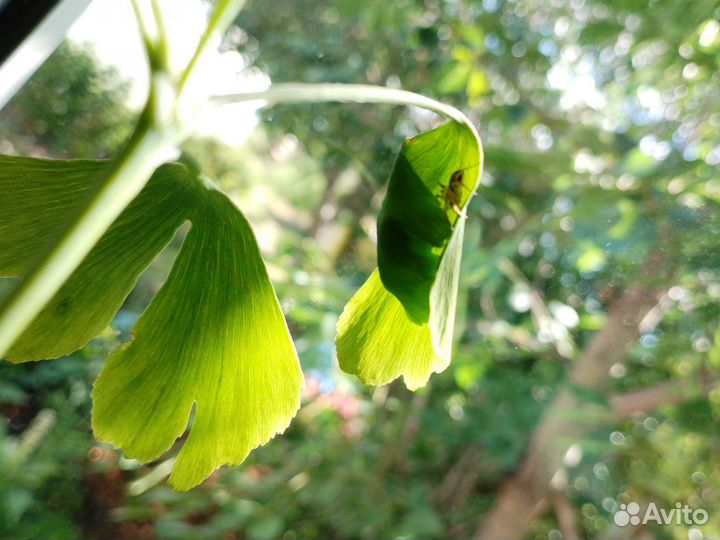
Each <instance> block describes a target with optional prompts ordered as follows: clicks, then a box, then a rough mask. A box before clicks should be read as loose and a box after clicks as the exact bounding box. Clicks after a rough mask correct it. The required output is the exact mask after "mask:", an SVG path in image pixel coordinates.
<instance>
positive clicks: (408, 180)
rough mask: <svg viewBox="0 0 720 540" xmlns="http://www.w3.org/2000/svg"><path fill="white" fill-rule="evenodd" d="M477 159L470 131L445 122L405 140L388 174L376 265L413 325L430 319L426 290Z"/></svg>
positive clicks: (474, 177)
mask: <svg viewBox="0 0 720 540" xmlns="http://www.w3.org/2000/svg"><path fill="white" fill-rule="evenodd" d="M481 160H482V156H481V152H480V145H479V141H478V140H477V138H476V136H475V134H474V133H473V132H472V131H471V130H470V129H469V128H468V127H467V126H465V125H462V124H459V123H456V122H448V123H446V124H443V125H442V126H440V127H438V128H435V129H433V130H431V131H428V132H426V133H423V134H421V135H418V136H417V137H414V138H412V139H408V140H407V141H405V143H404V144H403V146H402V149H401V150H400V155H399V156H398V159H397V161H396V163H395V166H394V168H393V171H392V173H391V175H390V180H389V182H388V191H387V195H386V197H385V200H384V201H383V205H382V208H381V210H380V215H379V216H378V268H379V270H380V277H381V279H382V282H383V284H384V285H385V287H386V288H387V289H388V291H390V292H391V293H393V294H394V295H395V296H396V297H397V298H398V300H400V303H401V304H402V305H403V306H404V307H405V309H406V310H407V312H408V315H409V317H410V318H411V319H412V320H413V321H414V322H416V323H423V322H426V321H427V320H428V319H429V317H430V290H431V289H432V287H433V285H434V283H435V279H436V276H437V273H438V269H439V267H440V261H441V260H442V258H443V255H444V253H445V249H446V247H447V243H448V241H449V239H450V236H451V233H452V230H453V227H454V226H455V224H456V223H458V218H459V217H460V213H461V212H462V209H463V208H464V207H465V205H466V204H467V202H468V201H469V200H470V198H471V196H472V194H473V192H474V191H475V188H476V187H477V183H478V179H479V173H480V168H481V166H482V163H481Z"/></svg>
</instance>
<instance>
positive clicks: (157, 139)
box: [0, 115, 174, 358]
mask: <svg viewBox="0 0 720 540" xmlns="http://www.w3.org/2000/svg"><path fill="white" fill-rule="evenodd" d="M147 116H148V115H145V117H144V118H143V119H142V120H141V122H140V125H139V126H138V128H137V129H136V131H135V133H134V135H133V137H132V139H131V140H130V142H129V143H128V145H127V146H126V147H125V150H124V151H123V153H122V154H121V155H120V156H119V157H118V159H117V160H115V161H114V162H113V164H112V165H111V168H110V169H109V171H108V172H107V174H106V175H105V178H104V179H103V180H102V182H101V184H100V185H99V186H98V188H97V190H96V191H95V193H94V195H93V196H92V198H91V200H90V201H89V203H88V204H87V206H85V207H84V208H83V209H82V211H81V213H80V215H79V216H78V217H77V218H76V219H75V220H74V222H73V223H72V225H70V227H68V228H67V230H66V231H65V233H64V234H63V235H62V237H61V240H60V242H59V243H58V244H57V245H55V246H53V247H52V249H51V250H50V252H49V253H48V255H47V256H46V257H45V258H44V259H43V260H42V262H41V263H40V264H39V265H38V266H37V267H35V268H34V269H33V271H32V272H30V274H28V275H27V276H26V277H25V278H24V279H23V280H22V281H21V282H20V283H19V285H18V286H17V287H16V288H15V290H14V291H13V292H12V293H11V294H10V296H9V297H8V298H7V299H6V301H5V302H4V304H3V305H2V307H1V308H0V358H2V357H3V356H4V355H5V354H6V353H7V352H8V350H9V349H10V347H11V346H12V344H13V343H14V342H15V340H16V339H17V338H18V337H20V335H21V334H22V332H23V331H24V330H25V328H26V327H27V326H28V325H29V324H30V323H31V322H32V320H33V319H34V318H35V316H36V315H37V314H38V313H39V312H40V310H42V308H43V307H44V306H45V305H46V304H47V303H48V302H49V301H50V300H51V299H52V297H53V296H54V295H55V293H56V292H57V291H58V289H59V288H60V287H61V286H62V284H63V283H64V282H65V281H66V280H67V278H68V277H70V275H71V274H72V273H73V272H74V271H75V269H76V268H77V267H78V266H79V265H80V263H81V262H82V260H83V259H84V258H85V256H86V255H87V254H88V253H89V252H90V250H91V249H92V248H93V246H94V245H95V244H96V243H97V241H98V240H99V239H100V237H101V236H102V235H103V234H104V233H105V231H106V230H107V229H108V228H109V227H110V225H111V224H112V222H113V221H115V219H116V218H117V217H118V216H119V215H120V213H121V212H122V211H123V210H124V209H125V207H126V206H127V205H128V204H129V203H130V201H132V199H134V198H135V196H136V195H137V194H138V193H139V192H140V190H141V189H142V188H143V186H145V183H146V182H147V180H148V179H149V178H150V175H151V174H152V173H153V171H154V170H155V168H156V167H157V166H158V165H160V164H161V163H162V162H163V161H165V160H166V159H167V158H168V153H169V152H172V151H173V150H174V145H172V144H170V143H169V142H168V141H169V140H170V138H169V136H168V132H166V131H159V130H158V129H157V128H155V127H152V125H151V123H150V122H149V121H148V119H147Z"/></svg>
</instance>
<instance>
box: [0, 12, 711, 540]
mask: <svg viewBox="0 0 720 540" xmlns="http://www.w3.org/2000/svg"><path fill="white" fill-rule="evenodd" d="M719 10H720V5H719V4H718V3H717V2H713V1H703V2H679V1H678V2H675V1H670V2H654V1H649V2H648V1H644V0H637V1H632V2H627V1H622V2H621V1H614V0H612V1H600V0H595V1H593V0H584V1H583V0H578V1H575V0H573V1H572V2H564V1H563V2H547V1H536V0H514V1H505V0H485V1H483V2H476V1H471V0H465V1H462V2H431V1H428V2H416V1H410V0H398V1H396V2H380V1H375V0H371V1H368V2H355V1H351V0H342V1H339V2H329V1H317V0H300V1H297V2H281V3H279V4H277V5H276V6H275V7H274V8H273V9H268V7H267V6H266V5H263V4H262V3H260V2H255V3H252V4H251V5H249V6H248V8H247V9H246V10H245V11H244V12H243V13H242V15H241V17H240V18H239V19H238V21H237V24H238V29H236V30H234V31H233V32H231V34H230V39H229V42H228V44H229V45H232V46H234V47H237V48H238V50H239V51H240V52H241V53H242V54H243V55H245V56H246V58H247V60H248V62H251V63H252V64H254V65H255V66H257V67H258V68H259V69H263V70H265V71H267V73H268V74H269V75H270V76H271V78H272V79H273V80H274V81H276V82H280V81H291V80H302V81H307V82H319V81H328V80H329V81H338V82H369V83H374V84H388V85H397V84H402V86H403V87H405V88H408V89H412V90H414V91H419V92H422V93H426V94H428V95H431V96H435V97H437V98H440V99H442V100H446V101H451V102H454V103H456V104H457V105H459V106H461V107H463V108H464V109H465V110H466V111H467V112H468V114H469V115H470V116H471V118H473V119H474V120H475V121H476V123H477V124H478V126H479V130H480V133H481V136H482V138H483V142H484V146H485V170H486V172H485V175H484V177H483V182H482V187H481V189H480V196H479V198H478V199H476V200H475V203H474V204H473V205H472V207H471V208H470V217H469V220H468V223H467V230H466V239H465V241H466V249H465V254H464V259H463V270H462V273H461V293H460V299H459V311H458V321H457V326H458V327H459V328H458V338H459V342H458V344H457V345H456V349H455V354H454V359H453V363H452V365H451V367H450V368H449V369H448V370H447V371H446V372H444V373H442V374H440V375H436V376H434V377H433V378H432V379H431V382H430V384H429V386H428V387H427V388H425V389H423V390H420V391H418V392H417V393H416V394H412V393H410V392H408V391H407V390H405V389H404V388H403V387H402V386H401V385H400V384H397V383H395V384H392V385H390V386H387V387H381V388H377V389H374V388H368V387H364V386H362V385H360V384H359V383H358V382H357V381H356V380H354V379H352V378H349V377H347V376H345V375H343V374H341V373H340V371H339V370H338V368H337V365H336V361H335V358H334V345H333V343H334V335H335V323H336V321H337V318H338V315H339V313H340V311H341V309H342V306H343V305H344V303H345V302H346V301H347V300H348V299H349V298H350V296H351V295H352V293H353V292H354V291H355V290H356V289H357V288H358V287H359V286H360V285H361V284H362V282H363V281H364V280H365V278H366V277H367V275H368V274H369V272H370V271H371V270H372V269H373V268H374V266H375V264H376V261H375V258H374V248H375V246H374V244H373V239H374V235H375V231H374V224H375V219H376V217H377V212H378V209H379V204H380V200H381V198H380V196H379V195H378V193H380V190H381V189H382V186H383V184H384V181H385V179H386V176H387V173H388V171H389V170H390V169H391V166H392V159H393V155H394V154H395V153H396V152H397V149H398V147H399V145H400V143H401V141H402V139H403V138H405V137H407V136H410V135H413V134H415V133H416V132H417V131H418V130H419V129H427V128H428V127H430V123H429V120H428V118H427V117H425V116H423V115H422V114H420V113H417V112H416V111H403V110H400V109H397V108H393V109H391V108H388V107H384V106H378V107H375V106H367V107H365V106H363V107H358V106H340V105H317V106H293V107H277V108H274V109H272V110H269V111H266V112H264V113H263V123H262V126H261V127H260V128H259V129H258V130H257V131H256V132H255V133H254V135H253V137H252V138H251V140H250V141H249V142H248V143H247V144H246V145H245V146H244V147H243V148H242V149H239V150H229V149H227V148H224V147H222V145H220V144H219V143H217V142H215V141H211V140H194V141H191V142H190V143H189V144H188V145H187V146H188V147H187V150H188V151H190V152H191V153H192V154H193V155H194V156H195V157H196V158H197V159H198V160H199V161H200V162H201V163H202V164H203V167H204V168H205V170H206V172H207V174H208V175H209V176H211V177H214V178H217V179H218V180H219V182H220V183H221V184H222V186H223V187H224V188H225V189H226V190H227V192H228V193H230V195H231V196H232V197H233V198H234V199H235V201H236V202H237V203H238V204H239V206H240V207H241V208H242V209H243V211H245V212H246V215H247V217H248V219H249V221H250V222H251V224H252V226H253V227H254V229H255V231H256V234H257V236H258V240H259V243H260V246H261V249H262V250H263V252H264V254H265V256H266V259H267V260H268V263H269V269H270V274H271V278H272V280H273V282H274V284H275V285H276V288H277V292H278V296H279V298H280V300H281V303H282V307H283V310H284V312H285V314H286V315H287V317H288V320H289V324H290V330H291V333H292V334H293V337H294V339H295V342H296V345H297V347H298V352H299V354H300V359H301V362H302V364H303V368H304V371H305V373H306V374H307V376H308V378H307V380H306V391H305V395H304V399H303V401H304V403H303V408H302V409H301V411H300V413H299V416H298V417H297V418H296V420H295V421H294V422H293V424H292V426H291V428H290V429H289V431H288V432H287V433H286V434H285V435H284V436H283V437H280V438H278V439H276V440H274V441H273V442H272V443H271V444H270V445H268V446H267V447H264V448H261V449H259V450H257V451H255V452H254V453H253V454H251V456H250V457H249V459H248V460H247V461H246V462H245V463H244V464H243V465H242V466H241V467H239V468H236V469H231V470H223V471H221V472H219V473H217V474H215V475H213V476H212V477H211V479H210V480H209V481H208V482H206V483H205V484H204V485H203V486H201V487H199V488H197V489H196V490H194V491H191V492H189V493H185V494H178V493H175V492H173V491H172V490H171V489H170V488H169V487H167V486H166V485H165V478H166V476H167V474H168V473H169V471H170V465H171V463H169V461H168V460H171V459H173V456H174V455H175V454H176V453H177V449H175V450H174V451H171V454H170V455H169V456H166V457H165V458H164V459H161V460H160V461H158V462H157V463H155V464H153V465H151V466H140V464H139V463H137V462H135V461H132V460H126V459H123V458H121V457H119V456H118V455H117V454H116V453H115V452H113V451H112V450H111V449H110V448H109V447H107V446H104V445H98V444H97V443H96V442H94V440H93V438H92V435H91V432H90V425H89V418H90V412H89V408H90V386H91V384H92V382H93V381H94V379H95V378H96V377H97V374H98V372H99V370H100V367H101V364H102V359H103V358H105V357H106V356H107V352H108V350H109V349H110V348H112V347H114V346H116V345H117V344H119V343H121V342H124V341H126V340H127V339H128V335H127V333H128V330H129V328H131V327H132V325H133V324H134V322H135V321H136V320H137V318H138V317H139V315H140V314H141V313H142V311H143V310H144V308H145V307H146V306H147V304H148V302H149V300H150V298H151V296H152V294H154V293H155V292H156V291H157V289H158V288H159V286H160V284H161V283H162V282H163V281H164V279H165V278H166V276H167V272H168V270H169V268H170V266H171V263H172V260H173V259H174V257H175V255H176V254H177V251H178V248H179V245H180V241H181V237H182V233H181V235H180V236H179V237H178V238H176V239H175V240H173V242H172V243H171V245H170V246H169V248H168V249H166V250H165V251H164V252H163V253H162V254H161V255H160V256H159V257H158V258H157V259H156V261H155V262H154V263H153V265H152V266H151V268H150V269H148V270H147V271H146V272H145V273H144V274H143V276H142V277H141V281H140V283H139V285H138V287H137V288H136V290H135V291H134V292H133V294H132V295H131V296H130V298H129V299H128V301H127V302H126V303H125V305H124V306H123V308H122V310H121V311H120V313H119V314H118V316H117V317H116V319H115V320H114V322H113V323H112V325H111V328H109V329H108V330H107V331H106V332H105V333H104V334H103V335H102V336H100V337H99V338H98V339H96V340H94V341H93V342H91V343H90V345H88V346H87V347H85V348H84V349H83V350H82V351H80V352H78V353H76V354H73V355H71V356H70V357H68V358H65V359H63V360H60V361H57V362H48V363H37V364H32V365H22V366H11V365H9V364H7V363H3V364H2V365H0V413H1V414H2V418H3V422H2V424H1V425H0V537H2V538H28V539H30V538H78V537H83V538H173V539H195V538H209V537H213V538H220V537H223V538H257V539H262V538H279V537H283V538H377V537H382V538H431V537H432V538H435V537H442V538H466V537H469V536H471V535H472V534H473V533H474V531H475V530H476V529H477V527H478V525H479V523H480V521H481V520H482V518H483V516H484V515H485V514H486V512H487V511H488V510H489V508H490V507H491V506H492V504H493V502H494V500H495V499H496V496H497V493H498V490H499V488H500V486H501V485H502V484H503V482H504V481H505V480H506V479H507V477H508V476H509V475H511V474H512V473H513V472H514V471H516V469H517V467H518V466H519V463H520V462H521V459H522V457H523V455H524V453H525V452H526V450H527V448H528V442H529V438H530V435H531V433H532V431H533V428H534V427H535V426H536V424H537V422H538V419H539V417H540V415H541V414H542V412H543V410H544V408H545V407H547V405H548V404H549V403H551V402H552V400H553V398H554V397H555V396H556V395H557V394H558V392H559V391H560V390H561V388H563V387H565V376H566V372H567V369H568V366H570V365H572V363H573V361H574V360H575V359H576V358H577V356H578V354H580V352H581V351H582V350H583V348H584V347H585V346H586V344H587V342H588V340H589V338H590V336H591V335H593V333H594V332H595V331H597V330H598V329H599V328H601V327H602V326H603V325H604V321H605V319H606V317H607V312H608V309H609V307H610V306H611V305H612V303H613V301H614V300H615V299H616V298H617V296H618V295H620V294H621V292H622V290H623V289H624V288H625V287H627V286H628V285H630V284H633V283H638V282H641V283H644V284H647V283H650V284H656V285H657V287H658V288H659V289H661V290H662V291H664V294H663V296H662V300H661V304H660V306H661V309H659V310H658V313H656V320H655V322H654V323H653V324H648V325H646V326H645V327H644V332H643V334H642V335H641V337H640V339H639V341H638V343H637V344H636V346H635V347H634V348H633V349H632V350H631V351H629V354H628V358H627V361H626V362H625V363H624V364H618V365H617V366H616V367H614V368H613V371H612V374H613V378H612V384H611V385H610V386H609V387H607V388H602V389H598V391H597V392H596V393H592V392H585V393H582V392H578V394H581V395H579V397H580V399H582V400H584V401H587V402H592V403H595V404H597V405H598V406H599V407H600V408H601V410H603V411H605V412H606V413H607V414H606V416H605V420H604V421H603V422H595V421H594V420H591V419H588V418H584V417H581V416H577V417H575V418H573V417H572V411H568V415H569V416H570V421H572V422H575V423H577V424H579V425H589V426H590V429H588V430H586V434H584V435H583V437H582V438H580V439H578V440H576V441H573V442H575V443H576V444H578V445H579V447H580V448H581V449H582V455H581V457H580V460H579V462H578V463H577V464H576V465H575V466H573V467H570V468H569V469H568V481H567V484H566V486H565V487H564V488H563V490H562V492H563V494H564V496H565V497H566V498H567V499H568V500H569V501H570V502H571V506H572V508H573V510H574V513H575V515H576V518H577V521H578V531H579V534H580V535H582V536H583V537H588V538H600V537H609V536H610V535H611V534H613V533H615V532H617V531H612V520H611V517H612V512H613V511H614V509H615V508H616V506H615V505H616V504H617V503H618V502H620V501H623V500H646V501H655V502H656V503H657V504H658V506H664V507H666V508H671V507H673V506H674V504H675V502H676V501H683V502H687V503H688V504H691V505H692V506H694V507H696V508H698V507H702V508H705V509H706V510H707V511H708V513H709V515H710V522H709V523H708V525H706V526H705V527H703V528H702V532H703V534H704V535H705V537H708V538H712V537H718V536H719V535H720V503H719V502H718V501H719V500H720V499H718V489H719V488H720V476H719V475H720V472H719V471H718V458H717V456H718V453H717V448H718V445H720V440H719V439H718V436H717V432H718V430H717V427H718V423H719V420H718V414H719V413H720V408H719V406H720V393H718V391H717V390H713V389H712V388H713V386H714V381H715V380H716V378H717V377H718V374H717V370H718V369H720V367H719V366H718V362H720V353H718V348H719V347H720V345H718V344H717V340H716V339H715V338H714V337H713V336H714V335H715V334H716V332H717V329H718V320H719V318H720V317H719V316H720V309H719V308H718V301H719V299H720V270H719V269H720V257H719V256H718V254H720V236H719V233H720V212H719V211H718V203H720V184H719V183H718V175H717V167H718V165H719V164H720V141H719V140H718V136H717V133H718V129H719V128H720V113H719V112H718V107H717V104H718V103H719V102H720V78H719V76H718V67H720V36H718V35H717V32H716V34H715V36H714V37H712V35H711V34H712V32H711V30H712V28H713V25H715V26H714V27H715V28H716V27H717V20H718V18H719V16H720V12H719ZM713 21H715V22H714V23H713ZM708 27H710V30H708ZM708 36H711V37H708ZM59 81H62V82H59ZM573 87H574V88H575V90H576V91H575V92H568V91H567V90H568V89H570V90H572V89H573ZM121 103H122V84H121V83H118V82H117V79H114V78H113V77H112V76H111V75H110V74H109V73H108V72H107V71H106V70H103V69H99V68H97V67H95V65H94V63H93V61H92V59H91V58H90V57H88V56H87V55H86V54H84V53H82V52H80V51H77V50H73V49H72V48H70V47H68V46H64V47H63V48H61V49H60V50H59V51H58V52H57V53H56V54H55V55H54V56H53V57H51V59H50V60H49V61H48V62H47V63H46V64H45V66H44V67H43V68H42V69H41V70H40V71H39V72H38V73H37V74H36V75H35V77H34V78H33V80H32V81H31V82H29V83H28V85H27V86H26V87H25V89H24V90H23V91H22V92H21V93H20V94H18V96H17V97H16V98H15V99H14V100H13V101H12V102H11V103H10V104H9V105H8V107H7V108H6V109H4V110H3V112H2V118H1V119H0V149H2V151H3V152H5V153H31V154H35V155H47V156H57V157H103V156H106V155H108V154H112V152H113V151H114V150H115V149H116V148H117V146H118V144H119V143H120V142H121V141H122V140H123V137H124V136H126V134H127V132H128V126H129V125H131V123H132V122H131V120H132V114H131V113H128V112H127V111H125V110H124V109H123V108H122V106H121V105H120V104H121ZM658 253H659V254H660V255H661V256H662V260H663V263H662V264H661V265H660V264H659V265H657V267H656V268H650V269H649V270H650V271H649V272H648V269H647V266H646V264H645V261H646V260H647V259H648V258H649V256H650V255H653V254H658ZM4 285H6V284H5V283H3V282H0V292H1V291H2V288H3V286H4ZM674 381H687V382H688V383H689V387H690V388H691V389H692V391H690V392H687V395H684V396H683V397H682V399H680V400H677V401H673V402H666V403H660V404H659V405H658V406H657V407H656V408H654V409H653V410H652V411H650V412H648V413H647V414H640V415H635V416H632V417H630V418H623V419H620V418H614V417H613V416H612V414H610V413H611V410H610V400H609V396H611V395H621V394H626V393H628V392H632V391H635V390H641V389H646V388H652V387H654V386H656V385H658V384H662V383H666V382H674ZM561 529H562V527H561V524H560V523H559V522H558V518H557V514H556V513H555V512H553V511H552V510H548V511H547V512H545V513H543V514H542V515H540V516H539V517H538V518H537V519H536V520H535V522H534V524H533V526H532V529H531V530H530V531H529V532H528V533H527V534H528V537H529V538H551V539H554V538H561V537H562V535H563V532H562V530H561ZM636 533H637V534H641V533H648V534H652V535H653V536H654V537H656V538H687V536H688V530H687V527H680V526H672V527H657V528H650V529H649V530H645V531H641V532H637V531H636ZM625 534H626V535H628V534H631V533H630V532H628V531H627V530H626V531H625ZM626 537H631V536H626Z"/></svg>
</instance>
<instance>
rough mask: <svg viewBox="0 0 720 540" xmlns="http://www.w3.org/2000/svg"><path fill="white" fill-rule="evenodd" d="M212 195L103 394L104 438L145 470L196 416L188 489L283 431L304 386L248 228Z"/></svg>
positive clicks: (114, 358)
mask: <svg viewBox="0 0 720 540" xmlns="http://www.w3.org/2000/svg"><path fill="white" fill-rule="evenodd" d="M201 195H202V197H201V200H199V201H198V206H197V208H196V210H195V212H194V214H193V216H192V217H191V220H192V228H191V230H190V232H189V233H188V235H187V237H186V239H185V242H184V244H183V247H182V250H181V252H180V254H179V256H178V259H177V260H176V262H175V265H174V266H173V269H172V271H171V274H170V276H169V278H168V280H167V282H166V283H165V285H164V286H163V288H162V289H161V290H160V292H159V293H158V294H157V295H156V297H155V298H154V299H153V301H152V303H151V304H150V306H149V307H148V309H147V311H146V312H145V314H144V315H143V316H142V317H141V319H140V320H139V321H138V323H137V325H136V327H135V329H134V332H133V333H134V337H133V339H132V341H130V342H129V343H128V344H126V345H125V346H123V347H121V348H120V349H119V350H116V351H115V352H113V353H112V354H111V356H110V358H109V360H108V362H107V364H106V366H105V369H104V370H103V372H102V373H101V375H100V377H99V378H98V380H97V382H96V385H95V388H94V391H93V397H94V406H93V427H94V430H95V433H96V436H97V437H98V438H99V439H102V440H106V441H109V442H112V443H113V444H115V445H116V446H120V447H122V448H123V449H124V452H125V455H126V456H128V457H131V458H137V459H139V460H141V461H149V460H152V459H155V458H157V457H158V456H160V455H161V454H162V453H163V452H165V451H166V450H167V449H168V448H170V446H171V445H172V444H173V443H174V442H175V440H176V439H177V438H178V437H180V436H181V435H182V434H183V432H184V431H185V429H186V427H187V425H188V419H189V417H190V413H191V410H192V409H193V406H194V407H195V415H194V420H193V422H192V427H191V429H190V434H189V436H188V438H187V440H186V441H185V443H184V445H183V447H182V449H181V451H180V454H179V456H178V458H177V461H176V462H175V466H174V470H173V472H172V475H171V476H170V483H171V485H172V486H173V487H175V488H176V489H178V490H186V489H189V488H191V487H193V486H195V485H197V484H198V483H200V482H201V481H202V480H204V479H205V478H206V477H207V476H208V475H209V474H210V473H211V472H212V471H213V470H215V469H216V468H218V467H220V466H221V465H223V464H231V465H234V464H238V463H240V462H241V461H243V460H244V459H245V457H246V456H247V455H248V453H249V452H250V451H251V450H252V449H253V448H255V447H257V446H259V445H261V444H263V443H265V442H267V441H268V440H269V439H270V438H271V437H272V436H273V435H275V434H276V433H279V432H281V431H283V430H284V429H285V428H286V427H287V426H288V424H289V422H290V420H291V418H292V417H293V416H294V415H295V412H296V411H297V409H298V407H299V404H300V389H301V386H302V373H301V371H300V366H299V362H298V358H297V354H296V352H295V349H294V346H293V344H292V341H291V338H290V334H289V332H288V329H287V325H286V323H285V319H284V318H283V314H282V312H281V310H280V306H279V304H278V301H277V298H276V296H275V292H274V290H273V287H272V285H271V283H270V281H269V279H268V276H267V272H266V270H265V266H264V264H263V261H262V258H261V256H260V252H259V250H258V246H257V243H256V241H255V237H254V236H253V233H252V230H251V229H250V226H249V224H248V223H247V221H246V220H245V218H244V217H243V216H242V214H240V212H239V211H238V210H237V209H236V208H235V206H234V205H233V204H232V203H231V202H230V201H229V200H228V199H227V198H226V197H225V196H224V195H222V194H221V193H219V192H217V191H214V190H204V191H203V192H202V193H201Z"/></svg>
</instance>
